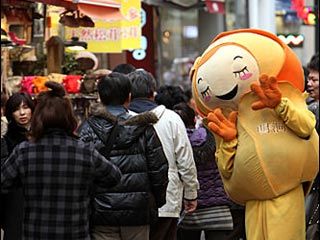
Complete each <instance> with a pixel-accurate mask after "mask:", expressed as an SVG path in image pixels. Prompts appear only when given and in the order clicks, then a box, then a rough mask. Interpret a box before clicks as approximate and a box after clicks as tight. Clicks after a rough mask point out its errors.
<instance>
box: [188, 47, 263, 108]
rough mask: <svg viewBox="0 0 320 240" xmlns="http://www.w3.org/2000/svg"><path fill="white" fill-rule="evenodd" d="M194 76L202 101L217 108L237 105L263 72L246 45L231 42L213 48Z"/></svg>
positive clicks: (210, 106)
mask: <svg viewBox="0 0 320 240" xmlns="http://www.w3.org/2000/svg"><path fill="white" fill-rule="evenodd" d="M207 54H208V57H206V56H204V58H203V59H204V61H201V65H200V67H199V69H198V71H197V73H196V76H194V80H195V84H196V90H197V92H198V96H199V98H200V100H201V102H202V103H203V104H204V105H206V106H207V107H209V108H210V109H214V108H215V107H216V106H217V105H219V106H221V105H224V106H227V105H229V107H230V108H232V109H235V108H237V107H236V106H237V105H238V103H239V100H240V97H241V96H242V95H243V93H245V92H248V91H249V90H250V84H251V83H252V82H254V81H257V80H258V78H259V75H260V72H259V67H258V63H257V61H256V59H255V58H254V57H253V56H252V55H251V53H250V52H249V51H248V50H246V49H245V48H243V47H241V46H238V45H234V44H228V45H223V46H221V47H219V48H217V49H212V50H211V51H210V52H208V53H207Z"/></svg>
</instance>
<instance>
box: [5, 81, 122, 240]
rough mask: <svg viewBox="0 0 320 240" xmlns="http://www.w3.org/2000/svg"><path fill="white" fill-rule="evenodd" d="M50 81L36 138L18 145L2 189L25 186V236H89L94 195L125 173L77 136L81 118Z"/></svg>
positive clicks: (34, 127) (34, 125)
mask: <svg viewBox="0 0 320 240" xmlns="http://www.w3.org/2000/svg"><path fill="white" fill-rule="evenodd" d="M45 85H46V86H47V87H48V88H49V89H51V90H49V91H46V92H42V93H40V94H39V96H38V98H37V105H36V108H35V111H34V117H33V119H32V122H31V141H25V142H23V143H21V144H19V145H18V146H16V147H15V148H14V150H13V152H12V154H11V155H10V156H9V157H8V159H7V160H6V162H5V163H4V164H3V166H2V169H1V192H2V193H7V192H8V191H10V190H11V189H14V188H15V183H16V182H20V183H21V185H22V189H23V194H24V199H25V206H24V218H23V219H24V221H23V234H22V235H23V239H30V240H31V239H32V240H36V239H57V240H58V239H79V240H80V239H83V240H84V239H90V236H89V221H88V218H89V202H90V196H91V194H92V193H93V191H94V190H95V191H98V190H99V192H100V191H102V192H103V191H105V190H106V188H109V187H113V186H115V185H116V184H117V183H118V182H119V181H120V178H121V173H120V171H119V169H118V168H117V167H115V166H114V165H113V164H111V163H110V162H109V161H107V160H106V159H105V158H104V157H103V156H102V155H100V154H99V153H98V152H97V151H96V150H95V149H94V147H93V146H90V145H88V144H84V143H82V142H81V141H79V140H78V139H77V137H76V136H75V135H74V130H75V128H76V127H77V121H76V118H75V116H74V114H73V110H72V104H71V102H70V99H68V98H67V97H66V95H65V94H66V93H65V90H64V89H63V87H62V85H60V84H58V83H56V82H51V81H48V82H46V84H45ZM22 235H21V237H22Z"/></svg>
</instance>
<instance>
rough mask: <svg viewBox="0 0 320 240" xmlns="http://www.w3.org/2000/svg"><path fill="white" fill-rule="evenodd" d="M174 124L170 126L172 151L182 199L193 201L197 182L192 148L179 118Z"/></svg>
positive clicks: (196, 190)
mask: <svg viewBox="0 0 320 240" xmlns="http://www.w3.org/2000/svg"><path fill="white" fill-rule="evenodd" d="M174 124H175V125H174V126H172V128H173V129H172V130H173V131H174V132H175V134H174V136H173V138H174V139H173V141H174V150H175V156H176V164H177V168H178V173H179V176H180V179H181V181H182V182H183V187H184V199H187V200H194V199H197V196H198V195H197V192H198V189H199V182H198V179H197V168H196V165H195V162H194V158H193V151H192V147H191V144H190V141H189V138H188V135H187V131H186V128H185V126H184V123H183V122H182V120H181V119H180V117H179V118H177V119H176V121H175V122H174ZM212 154H213V153H212Z"/></svg>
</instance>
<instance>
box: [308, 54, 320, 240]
mask: <svg viewBox="0 0 320 240" xmlns="http://www.w3.org/2000/svg"><path fill="white" fill-rule="evenodd" d="M307 69H308V77H307V91H308V92H309V96H310V97H311V99H313V101H312V102H310V103H309V105H308V109H309V110H310V111H311V112H312V113H313V114H314V115H315V118H316V130H317V132H318V134H319V132H320V123H319V53H316V54H314V55H313V56H312V58H311V59H310V61H309V63H308V65H307ZM319 184H320V182H319V173H318V174H317V177H316V179H315V180H314V182H313V185H312V188H311V190H310V192H309V194H308V195H307V197H306V226H307V229H306V234H307V236H306V237H307V240H315V239H319Z"/></svg>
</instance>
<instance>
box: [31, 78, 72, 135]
mask: <svg viewBox="0 0 320 240" xmlns="http://www.w3.org/2000/svg"><path fill="white" fill-rule="evenodd" d="M45 85H46V86H47V87H48V88H49V89H50V90H49V91H46V92H41V93H40V94H39V95H38V98H37V105H36V108H35V111H34V114H33V118H32V122H31V139H32V140H34V141H38V140H39V139H40V138H41V137H42V136H43V134H44V132H45V131H46V130H47V129H50V128H58V129H62V130H64V131H65V132H66V133H67V134H68V135H70V136H75V134H74V131H75V129H76V127H77V119H76V117H75V115H74V112H73V108H72V103H71V101H70V99H69V98H68V97H67V96H66V92H65V90H64V88H63V86H62V85H61V84H59V83H56V82H53V81H48V82H46V83H45Z"/></svg>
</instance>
